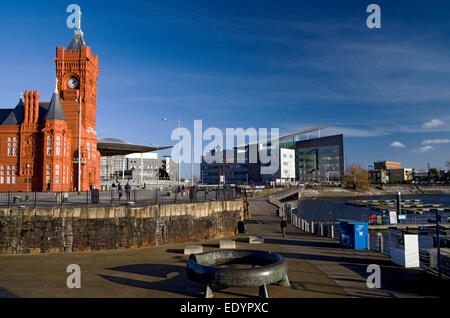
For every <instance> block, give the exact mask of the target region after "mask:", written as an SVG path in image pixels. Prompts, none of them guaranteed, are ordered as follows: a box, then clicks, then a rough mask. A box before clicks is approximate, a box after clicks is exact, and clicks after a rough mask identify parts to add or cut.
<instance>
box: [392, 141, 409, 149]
mask: <svg viewBox="0 0 450 318" xmlns="http://www.w3.org/2000/svg"><path fill="white" fill-rule="evenodd" d="M389 146H391V147H396V148H405V147H406V146H405V145H404V144H402V143H401V142H400V141H394V142H391V143H390V144H389Z"/></svg>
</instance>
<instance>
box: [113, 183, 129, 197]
mask: <svg viewBox="0 0 450 318" xmlns="http://www.w3.org/2000/svg"><path fill="white" fill-rule="evenodd" d="M123 190H124V189H123V187H122V183H120V182H119V183H118V185H117V186H116V184H115V183H114V182H113V184H112V185H111V191H112V192H116V191H117V193H118V194H119V200H121V199H122V196H123ZM125 194H126V195H127V200H128V201H129V200H131V185H130V184H129V183H128V182H127V184H126V185H125Z"/></svg>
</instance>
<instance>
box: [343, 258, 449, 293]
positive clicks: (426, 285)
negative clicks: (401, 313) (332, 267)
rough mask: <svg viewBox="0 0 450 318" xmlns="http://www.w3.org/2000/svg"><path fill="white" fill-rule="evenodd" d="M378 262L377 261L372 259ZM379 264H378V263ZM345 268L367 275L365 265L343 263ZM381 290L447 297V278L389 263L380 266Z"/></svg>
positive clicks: (363, 275)
mask: <svg viewBox="0 0 450 318" xmlns="http://www.w3.org/2000/svg"><path fill="white" fill-rule="evenodd" d="M373 263H374V264H378V262H377V261H373ZM378 265H380V264H378ZM343 266H345V267H346V268H348V269H350V270H352V271H354V272H355V273H357V274H359V275H361V276H362V277H368V275H370V273H366V270H367V266H365V265H356V264H344V265H343ZM380 270H381V290H385V291H390V292H401V293H408V294H413V295H415V296H425V297H430V296H431V297H448V288H449V287H450V284H449V280H445V279H439V278H438V277H437V276H435V275H433V274H430V273H427V272H426V271H425V270H423V269H419V268H404V267H400V266H397V265H395V264H393V263H390V266H385V267H381V268H380Z"/></svg>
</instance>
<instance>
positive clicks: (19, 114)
mask: <svg viewBox="0 0 450 318" xmlns="http://www.w3.org/2000/svg"><path fill="white" fill-rule="evenodd" d="M24 113H25V106H24V104H23V101H22V100H19V103H18V104H17V105H16V107H15V108H10V109H0V125H20V124H21V123H22V122H23V118H24Z"/></svg>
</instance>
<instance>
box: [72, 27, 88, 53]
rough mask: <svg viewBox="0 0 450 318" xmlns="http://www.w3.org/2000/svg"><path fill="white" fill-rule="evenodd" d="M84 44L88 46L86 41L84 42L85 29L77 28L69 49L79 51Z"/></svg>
mask: <svg viewBox="0 0 450 318" xmlns="http://www.w3.org/2000/svg"><path fill="white" fill-rule="evenodd" d="M83 46H86V43H85V42H84V38H83V31H81V29H80V30H75V33H74V35H73V39H72V41H70V44H69V47H68V48H67V49H68V50H74V51H78V50H79V49H81V48H82V47H83Z"/></svg>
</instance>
